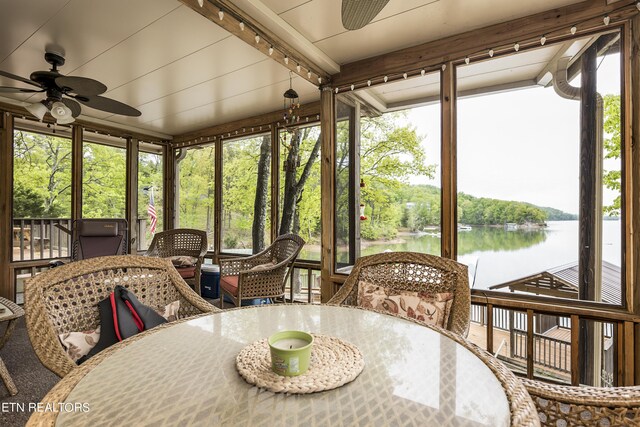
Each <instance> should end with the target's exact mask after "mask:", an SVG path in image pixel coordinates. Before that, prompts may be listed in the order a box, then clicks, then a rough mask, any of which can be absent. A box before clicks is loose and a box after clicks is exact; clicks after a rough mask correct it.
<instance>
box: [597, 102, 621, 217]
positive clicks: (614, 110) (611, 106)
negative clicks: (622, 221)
mask: <svg viewBox="0 0 640 427" xmlns="http://www.w3.org/2000/svg"><path fill="white" fill-rule="evenodd" d="M603 101H604V132H605V135H606V136H608V137H606V138H605V139H604V151H605V156H604V157H605V159H615V160H619V159H620V141H621V139H620V132H621V128H620V96H619V95H605V96H604V99H603ZM621 178H622V175H621V172H620V169H614V170H609V171H607V170H605V171H604V172H603V175H602V182H603V184H604V186H605V187H606V188H608V189H610V190H613V191H615V192H616V194H617V196H616V197H615V198H614V200H613V202H612V203H611V204H610V205H608V206H604V207H603V210H604V213H605V214H607V215H611V216H618V215H620V208H621V190H622V180H621Z"/></svg>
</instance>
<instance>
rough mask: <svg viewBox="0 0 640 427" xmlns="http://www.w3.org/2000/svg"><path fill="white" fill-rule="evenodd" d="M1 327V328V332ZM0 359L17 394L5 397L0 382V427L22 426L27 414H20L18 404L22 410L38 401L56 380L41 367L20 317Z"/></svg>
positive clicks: (4, 389)
mask: <svg viewBox="0 0 640 427" xmlns="http://www.w3.org/2000/svg"><path fill="white" fill-rule="evenodd" d="M4 325H6V323H4ZM4 325H3V326H2V327H1V328H2V333H4V328H5V326H4ZM0 357H2V360H3V361H4V363H5V365H7V369H8V370H9V373H10V374H11V377H12V378H13V381H14V382H15V384H16V387H17V388H18V394H16V395H15V396H9V392H8V391H7V389H6V388H5V387H4V384H2V382H1V381H0V426H4V427H9V426H11V427H13V426H24V425H25V423H26V422H27V420H28V419H29V416H30V415H31V414H30V413H29V412H27V411H26V409H25V411H20V408H19V404H24V407H25V408H26V407H27V406H28V404H29V403H30V402H34V403H37V402H39V401H40V400H41V399H42V398H43V397H44V396H45V394H47V392H48V391H49V389H51V387H53V386H54V385H55V384H56V383H57V382H58V380H59V378H58V376H57V375H55V374H54V373H52V372H51V371H49V370H48V369H47V368H45V367H44V366H42V364H41V363H40V361H39V360H38V358H37V357H36V354H35V353H34V352H33V348H32V347H31V342H30V341H29V337H28V336H27V329H26V328H25V324H24V318H21V319H19V320H18V323H17V325H16V328H15V329H14V331H13V334H12V335H11V338H9V341H8V342H7V343H6V344H5V346H4V348H3V349H2V350H0Z"/></svg>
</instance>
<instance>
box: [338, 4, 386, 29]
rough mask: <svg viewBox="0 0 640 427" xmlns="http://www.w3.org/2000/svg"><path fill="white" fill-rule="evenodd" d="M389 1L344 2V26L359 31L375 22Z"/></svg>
mask: <svg viewBox="0 0 640 427" xmlns="http://www.w3.org/2000/svg"><path fill="white" fill-rule="evenodd" d="M387 3H389V0H342V26H343V27H344V28H346V29H347V30H359V29H360V28H362V27H364V26H365V25H367V24H368V23H369V22H371V21H372V20H373V18H375V17H376V15H378V13H380V11H381V10H382V9H384V7H385V6H386V5H387Z"/></svg>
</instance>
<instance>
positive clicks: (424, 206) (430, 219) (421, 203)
mask: <svg viewBox="0 0 640 427" xmlns="http://www.w3.org/2000/svg"><path fill="white" fill-rule="evenodd" d="M398 195H399V196H400V201H401V202H402V205H403V216H402V223H401V225H402V226H403V227H407V228H410V229H418V230H419V229H424V228H425V227H428V226H431V225H434V224H438V223H439V221H440V189H439V188H437V187H434V186H431V185H408V186H403V187H401V188H400V189H399V191H398ZM577 219H578V217H577V215H575V214H570V213H566V212H563V211H561V210H559V209H555V208H549V207H540V206H536V205H533V204H531V203H525V202H518V201H508V200H498V199H491V198H486V197H474V196H471V195H469V194H465V193H459V194H458V222H459V223H461V224H474V225H502V224H505V223H517V224H524V223H534V224H541V223H544V222H545V221H572V220H577Z"/></svg>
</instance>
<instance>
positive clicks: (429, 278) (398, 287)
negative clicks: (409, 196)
mask: <svg viewBox="0 0 640 427" xmlns="http://www.w3.org/2000/svg"><path fill="white" fill-rule="evenodd" d="M361 284H362V286H366V287H367V288H368V289H372V287H373V288H378V289H380V292H382V293H380V294H379V296H378V298H380V301H381V302H382V304H386V305H384V306H385V307H388V305H394V304H395V303H394V302H393V301H388V300H387V298H386V297H385V296H384V292H386V290H388V289H393V290H394V291H400V292H405V291H406V292H416V293H417V292H428V293H429V294H431V295H434V296H437V298H440V295H446V294H452V295H447V297H448V298H452V302H451V303H448V302H447V303H445V304H444V306H445V307H450V308H449V309H448V310H449V313H448V320H447V316H446V310H443V311H445V314H444V318H443V325H442V326H444V327H445V329H448V330H450V331H452V332H455V333H457V334H460V335H461V336H466V335H467V332H468V330H469V312H470V310H471V292H470V290H469V276H468V274H467V266H466V265H464V264H460V263H458V262H456V261H453V260H450V259H446V258H441V257H438V256H435V255H429V254H423V253H416V252H389V253H386V252H385V253H381V254H377V255H370V256H365V257H362V258H359V259H358V260H357V261H356V264H355V266H354V267H353V270H352V271H351V274H349V277H348V278H347V280H346V281H345V282H344V284H343V285H342V287H341V288H340V290H339V291H338V292H337V293H336V294H335V295H334V296H333V297H332V298H331V299H330V300H329V302H328V304H342V305H352V306H363V305H365V304H363V302H364V301H360V299H359V297H358V293H359V288H360V286H361ZM389 311H393V310H389ZM413 314H414V315H416V317H414V318H417V317H418V316H417V314H416V313H413ZM408 317H413V316H408ZM445 320H446V322H445Z"/></svg>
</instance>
